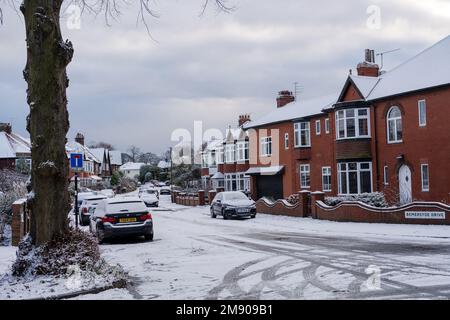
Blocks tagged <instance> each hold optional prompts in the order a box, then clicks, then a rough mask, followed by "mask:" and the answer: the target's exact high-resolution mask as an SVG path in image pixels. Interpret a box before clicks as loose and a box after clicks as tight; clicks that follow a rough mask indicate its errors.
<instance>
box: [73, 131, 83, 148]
mask: <svg viewBox="0 0 450 320" xmlns="http://www.w3.org/2000/svg"><path fill="white" fill-rule="evenodd" d="M75 141H76V142H78V143H79V144H81V145H82V146H84V135H83V134H81V133H77V136H76V137H75Z"/></svg>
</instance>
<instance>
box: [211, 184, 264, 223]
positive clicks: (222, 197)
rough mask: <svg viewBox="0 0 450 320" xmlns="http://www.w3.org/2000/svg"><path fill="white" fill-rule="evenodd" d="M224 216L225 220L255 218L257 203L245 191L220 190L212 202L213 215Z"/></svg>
mask: <svg viewBox="0 0 450 320" xmlns="http://www.w3.org/2000/svg"><path fill="white" fill-rule="evenodd" d="M217 216H222V217H223V218H224V219H225V220H227V219H231V218H252V219H253V218H255V217H256V204H255V201H253V200H250V199H249V198H248V197H247V196H246V195H245V194H244V193H243V192H240V191H228V192H220V193H218V194H217V195H216V197H215V198H214V200H213V201H212V203H211V217H212V218H216V217H217Z"/></svg>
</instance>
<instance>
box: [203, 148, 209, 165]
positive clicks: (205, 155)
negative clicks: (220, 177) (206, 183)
mask: <svg viewBox="0 0 450 320" xmlns="http://www.w3.org/2000/svg"><path fill="white" fill-rule="evenodd" d="M202 168H203V169H205V168H209V164H208V153H206V152H205V153H202Z"/></svg>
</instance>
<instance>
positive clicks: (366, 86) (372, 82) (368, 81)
mask: <svg viewBox="0 0 450 320" xmlns="http://www.w3.org/2000/svg"><path fill="white" fill-rule="evenodd" d="M350 79H352V81H353V83H354V84H355V85H356V86H357V87H358V90H359V91H360V92H361V94H362V95H363V98H364V99H366V98H367V97H368V96H369V94H370V93H371V92H372V90H373V88H374V87H375V86H376V85H377V83H378V82H379V81H380V78H378V77H365V76H356V75H351V76H350Z"/></svg>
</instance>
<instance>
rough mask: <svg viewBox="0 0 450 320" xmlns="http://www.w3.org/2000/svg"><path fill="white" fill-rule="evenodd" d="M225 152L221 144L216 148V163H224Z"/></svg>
mask: <svg viewBox="0 0 450 320" xmlns="http://www.w3.org/2000/svg"><path fill="white" fill-rule="evenodd" d="M224 161H225V154H224V150H223V146H222V147H219V148H217V164H224Z"/></svg>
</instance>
